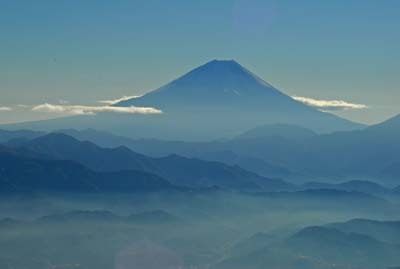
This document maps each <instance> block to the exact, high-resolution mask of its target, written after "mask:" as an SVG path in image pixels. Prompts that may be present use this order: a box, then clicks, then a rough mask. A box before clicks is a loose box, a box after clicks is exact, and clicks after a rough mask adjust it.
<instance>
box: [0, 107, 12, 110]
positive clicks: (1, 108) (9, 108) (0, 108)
mask: <svg viewBox="0 0 400 269" xmlns="http://www.w3.org/2000/svg"><path fill="white" fill-rule="evenodd" d="M11 110H12V108H11V107H8V106H0V111H11Z"/></svg>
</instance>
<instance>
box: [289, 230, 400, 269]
mask: <svg viewBox="0 0 400 269" xmlns="http://www.w3.org/2000/svg"><path fill="white" fill-rule="evenodd" d="M284 246H285V248H286V249H289V250H290V251H291V252H293V253H296V254H297V255H299V256H306V257H314V258H315V259H319V260H322V261H326V262H327V263H331V264H332V263H334V264H342V265H347V264H348V265H353V266H360V267H361V266H364V267H365V268H382V267H380V266H388V265H392V264H397V263H398V262H400V257H399V256H398V253H399V251H400V247H399V246H396V245H392V244H388V243H384V242H381V241H378V240H377V239H375V238H373V237H370V236H368V235H364V234H361V233H344V232H341V231H339V230H336V229H331V228H325V227H308V228H305V229H303V230H301V231H300V232H298V233H296V234H295V235H293V236H292V237H291V238H289V239H288V240H287V241H286V242H285V244H284Z"/></svg>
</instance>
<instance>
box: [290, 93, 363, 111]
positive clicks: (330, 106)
mask: <svg viewBox="0 0 400 269" xmlns="http://www.w3.org/2000/svg"><path fill="white" fill-rule="evenodd" d="M292 98H293V99H294V100H296V101H299V102H302V103H304V104H306V105H309V106H312V107H316V108H319V109H323V110H347V109H365V108H368V106H367V105H364V104H356V103H350V102H346V101H343V100H317V99H313V98H307V97H301V96H292Z"/></svg>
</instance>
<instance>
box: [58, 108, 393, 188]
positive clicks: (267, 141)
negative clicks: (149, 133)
mask: <svg viewBox="0 0 400 269" xmlns="http://www.w3.org/2000/svg"><path fill="white" fill-rule="evenodd" d="M60 132H65V133H67V134H70V135H72V136H74V137H76V138H78V139H81V140H91V141H94V142H95V143H98V144H99V145H103V146H116V145H125V146H127V147H129V148H130V149H132V150H134V151H137V152H140V153H143V154H146V155H151V156H165V155H168V154H178V155H182V156H186V157H192V158H193V157H195V158H200V159H205V160H212V161H218V162H223V163H226V164H229V165H239V166H241V167H243V168H245V169H247V170H250V171H254V172H256V173H258V174H260V175H263V176H267V177H280V178H285V179H288V180H292V181H295V182H309V181H321V180H325V181H327V180H328V181H332V180H336V181H342V182H343V181H347V180H363V181H365V180H370V181H375V182H378V183H381V184H382V183H383V184H389V185H391V186H398V185H400V181H399V178H400V115H398V116H395V117H393V118H391V119H389V120H387V121H385V122H383V123H380V124H377V125H372V126H369V127H366V128H364V129H361V130H356V131H347V132H335V133H332V134H326V135H317V134H315V133H314V132H313V131H310V130H307V129H305V128H304V127H300V126H297V125H282V124H274V125H263V126H261V127H257V128H255V129H251V130H249V131H246V132H245V133H243V134H242V135H239V136H237V137H235V138H233V139H229V140H222V141H212V142H196V143H195V142H185V141H165V140H152V139H139V140H134V139H130V138H124V137H120V136H115V135H111V134H109V133H106V132H98V131H95V130H85V131H76V130H62V131H60Z"/></svg>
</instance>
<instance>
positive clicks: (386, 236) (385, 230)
mask: <svg viewBox="0 0 400 269" xmlns="http://www.w3.org/2000/svg"><path fill="white" fill-rule="evenodd" d="M328 227H331V228H335V229H338V230H340V231H343V232H346V233H361V234H366V235H369V236H371V237H374V238H377V239H378V240H380V241H384V242H388V243H392V244H398V245H400V221H376V220H369V219H353V220H350V221H348V222H342V223H333V224H330V225H328Z"/></svg>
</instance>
